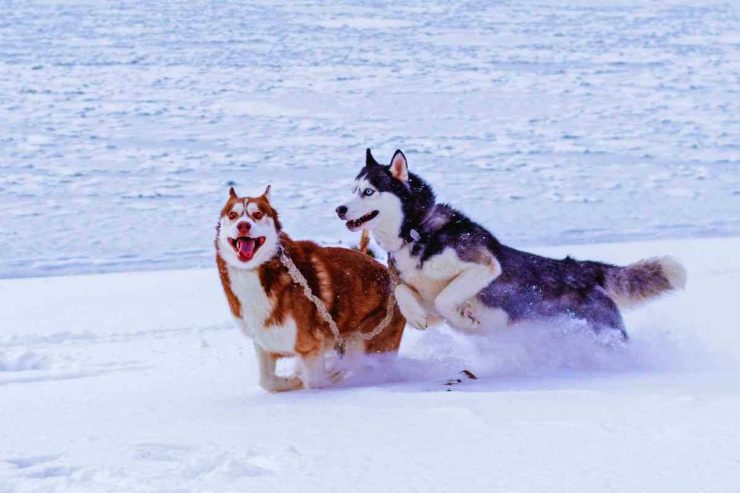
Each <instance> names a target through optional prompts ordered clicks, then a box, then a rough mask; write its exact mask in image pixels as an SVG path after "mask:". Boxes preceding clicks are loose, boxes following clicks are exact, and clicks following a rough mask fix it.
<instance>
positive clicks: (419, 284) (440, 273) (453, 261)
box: [393, 245, 467, 308]
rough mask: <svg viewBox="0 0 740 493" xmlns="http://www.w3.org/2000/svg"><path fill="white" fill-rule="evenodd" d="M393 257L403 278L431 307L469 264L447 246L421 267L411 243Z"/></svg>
mask: <svg viewBox="0 0 740 493" xmlns="http://www.w3.org/2000/svg"><path fill="white" fill-rule="evenodd" d="M393 257H394V259H395V261H396V267H397V268H398V271H399V272H400V274H401V280H403V282H404V283H405V284H408V285H409V286H411V287H413V288H414V289H415V290H416V291H417V292H418V293H419V296H420V297H421V301H422V302H423V303H424V304H425V305H426V306H427V307H429V308H431V307H433V306H434V300H435V299H436V298H437V296H438V295H439V293H440V292H441V291H442V290H443V289H444V288H445V287H446V286H447V284H449V282H450V281H451V280H452V279H454V278H455V276H457V275H458V274H460V272H462V271H463V270H464V269H465V266H466V264H467V263H466V262H463V261H462V260H460V258H459V257H458V256H457V253H456V252H455V250H454V249H452V248H446V249H445V250H444V251H443V252H442V253H440V254H438V255H434V256H433V257H431V258H430V259H428V260H427V261H426V262H424V265H423V266H421V267H419V257H413V256H411V245H407V246H405V247H403V248H402V249H401V250H399V251H398V252H396V253H394V254H393Z"/></svg>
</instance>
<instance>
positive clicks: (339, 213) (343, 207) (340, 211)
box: [337, 205, 347, 219]
mask: <svg viewBox="0 0 740 493" xmlns="http://www.w3.org/2000/svg"><path fill="white" fill-rule="evenodd" d="M346 215H347V206H346V205H340V206H339V207H337V216H339V219H344V216H346Z"/></svg>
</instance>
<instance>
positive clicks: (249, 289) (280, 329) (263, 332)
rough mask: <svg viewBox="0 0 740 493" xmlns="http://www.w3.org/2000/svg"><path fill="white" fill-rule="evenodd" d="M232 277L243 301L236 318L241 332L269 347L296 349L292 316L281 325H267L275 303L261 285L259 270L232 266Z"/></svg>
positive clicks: (292, 350)
mask: <svg viewBox="0 0 740 493" xmlns="http://www.w3.org/2000/svg"><path fill="white" fill-rule="evenodd" d="M229 280H230V281H231V289H232V291H234V294H235V295H236V297H237V298H238V299H239V303H240V304H241V317H240V318H238V319H237V321H238V323H239V326H240V328H241V329H242V332H244V334H245V335H246V336H247V337H251V338H252V339H254V342H255V344H258V345H259V346H261V347H262V348H263V349H265V350H266V351H270V352H275V353H293V352H294V351H295V343H296V337H297V333H298V330H297V327H296V324H295V321H294V320H293V319H292V318H287V319H285V320H284V322H283V324H282V325H271V326H269V327H265V322H266V321H267V319H268V317H269V316H270V314H271V313H272V310H273V308H274V306H275V303H274V301H273V300H272V299H270V297H268V296H267V294H266V293H265V290H264V289H263V288H262V284H261V283H260V279H259V274H258V273H257V271H254V270H247V269H233V268H230V269H229Z"/></svg>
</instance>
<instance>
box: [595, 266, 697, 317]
mask: <svg viewBox="0 0 740 493" xmlns="http://www.w3.org/2000/svg"><path fill="white" fill-rule="evenodd" d="M685 286H686V269H684V267H683V265H681V264H680V263H679V262H678V261H677V260H676V259H674V258H672V257H659V258H651V259H646V260H640V261H639V262H635V263H634V264H631V265H628V266H626V267H617V266H609V267H607V268H606V271H605V272H604V289H605V290H606V292H607V293H608V294H609V296H610V297H611V298H612V299H613V300H614V302H615V303H616V304H617V305H618V306H619V307H620V308H627V307H632V306H637V305H640V304H642V303H644V302H646V301H648V300H651V299H653V298H657V297H658V296H661V295H662V294H664V293H666V292H668V291H675V290H678V289H683V288H684V287H685Z"/></svg>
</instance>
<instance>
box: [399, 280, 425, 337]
mask: <svg viewBox="0 0 740 493" xmlns="http://www.w3.org/2000/svg"><path fill="white" fill-rule="evenodd" d="M396 302H397V303H398V308H399V309H400V310H401V314H402V315H403V316H404V318H405V319H406V322H408V324H409V325H411V326H412V327H413V328H415V329H419V330H424V329H426V328H427V327H429V321H428V320H427V311H426V310H425V309H424V307H423V306H421V305H420V304H419V302H418V301H417V300H416V297H415V296H414V295H413V294H412V293H411V292H410V291H409V290H408V288H406V287H405V286H399V287H398V288H397V289H396Z"/></svg>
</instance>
